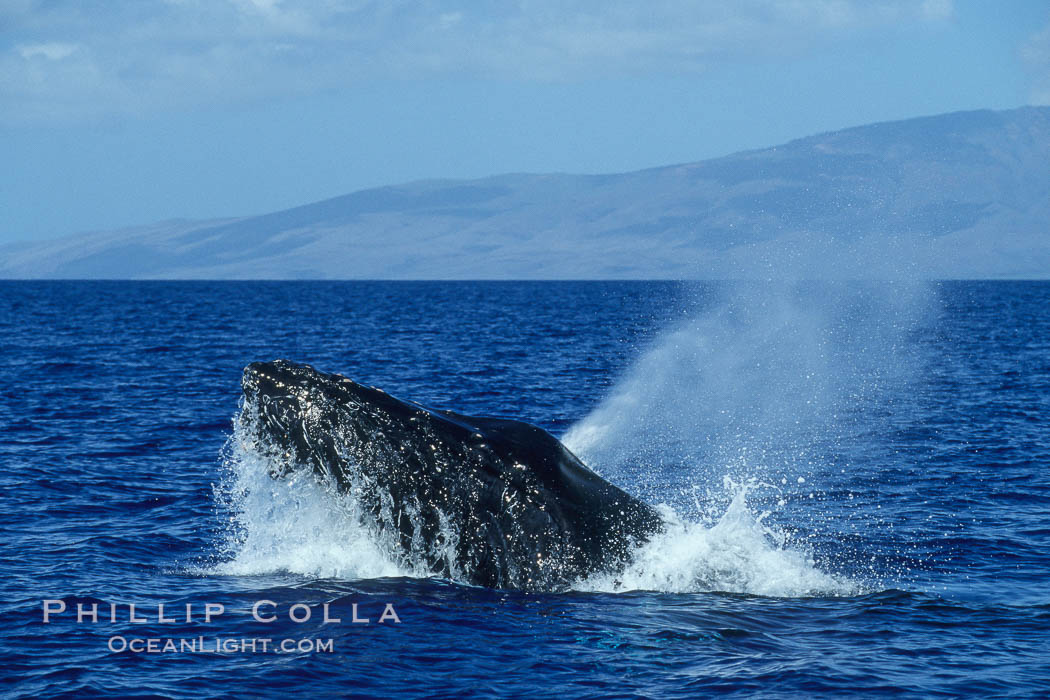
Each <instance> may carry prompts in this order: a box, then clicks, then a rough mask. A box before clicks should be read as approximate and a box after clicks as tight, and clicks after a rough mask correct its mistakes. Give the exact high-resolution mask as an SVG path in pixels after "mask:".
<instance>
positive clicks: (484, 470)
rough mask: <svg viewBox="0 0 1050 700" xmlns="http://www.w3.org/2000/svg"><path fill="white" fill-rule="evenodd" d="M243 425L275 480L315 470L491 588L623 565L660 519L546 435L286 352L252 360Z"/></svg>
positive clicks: (556, 584)
mask: <svg viewBox="0 0 1050 700" xmlns="http://www.w3.org/2000/svg"><path fill="white" fill-rule="evenodd" d="M241 386H242V389H243V392H244V399H243V401H242V408H241V414H240V419H239V420H240V424H241V426H242V428H246V429H247V432H246V435H247V436H248V439H249V440H250V441H251V446H252V448H253V449H255V450H257V451H259V452H260V453H261V454H263V455H264V456H265V457H266V459H267V462H268V464H269V465H270V474H271V476H273V477H274V478H277V479H280V478H284V477H286V476H287V475H289V474H290V473H292V472H296V473H298V472H301V471H304V470H309V471H310V472H312V473H313V475H314V476H315V477H316V478H317V479H318V480H320V481H321V482H322V483H323V484H325V485H326V486H328V487H330V488H331V489H333V490H334V491H335V492H336V493H339V494H343V495H346V496H348V497H350V498H352V499H354V500H355V501H356V503H357V504H359V507H358V508H356V509H355V510H356V511H357V512H359V513H360V517H361V518H362V520H363V524H364V525H365V526H367V527H369V528H371V529H372V531H373V532H374V533H375V535H376V536H377V537H379V538H380V539H381V540H382V541H385V542H387V543H389V544H390V545H391V546H390V547H389V549H391V550H392V551H394V552H395V553H396V555H395V556H398V557H401V558H402V559H403V561H404V562H407V563H412V562H423V563H424V565H425V566H426V567H427V571H429V572H430V573H432V574H433V575H436V576H440V577H444V578H450V579H453V580H457V581H463V582H466V583H470V584H475V585H480V586H486V587H490V588H515V589H523V590H533V591H549V590H559V589H563V588H565V587H567V586H569V585H570V584H571V583H572V582H573V581H576V580H578V579H580V578H581V577H586V576H588V575H591V574H595V573H602V572H607V573H616V572H617V571H620V570H622V569H623V567H624V566H625V565H626V564H627V563H628V561H629V559H630V556H631V551H632V550H633V549H634V548H635V547H636V546H637V545H638V544H641V543H643V542H645V541H646V540H648V539H649V538H650V537H651V536H652V535H653V534H655V533H656V532H658V531H659V530H660V529H661V528H662V521H661V519H660V516H659V515H658V514H657V512H656V511H655V510H654V509H653V508H652V507H651V506H649V505H647V504H645V503H643V502H641V501H639V500H638V499H636V498H634V497H633V496H631V495H629V494H627V493H626V492H624V491H622V490H620V489H619V488H617V487H616V486H614V485H612V484H610V483H609V482H607V481H605V480H604V479H602V478H601V477H600V476H598V475H597V474H595V473H594V472H593V471H591V470H590V469H588V468H587V467H586V466H584V464H583V463H582V462H581V461H580V460H579V459H578V458H577V457H576V456H575V455H573V454H572V453H571V452H570V451H569V450H568V449H567V448H566V447H565V446H564V445H562V444H561V443H560V442H559V441H558V440H557V439H556V438H555V437H553V436H552V435H551V434H550V433H548V432H546V431H545V430H543V429H541V428H539V427H536V426H534V425H530V424H528V423H524V422H521V421H517V420H510V419H506V418H487V417H476V416H467V415H462V414H459V413H454V412H452V411H447V410H435V409H431V408H427V407H425V406H423V405H421V404H418V403H415V402H412V401H402V400H400V399H396V398H394V397H393V396H390V395H389V394H387V393H385V392H384V391H382V390H380V389H376V388H374V387H367V386H363V385H361V384H358V383H356V382H354V381H352V380H350V379H348V378H346V377H343V376H342V375H337V374H325V373H322V372H319V371H317V370H315V369H314V368H313V367H310V366H309V365H305V364H298V363H293V362H289V361H285V360H277V361H274V362H256V363H252V364H250V365H249V366H248V367H246V368H245V370H244V373H243V376H242V379H241Z"/></svg>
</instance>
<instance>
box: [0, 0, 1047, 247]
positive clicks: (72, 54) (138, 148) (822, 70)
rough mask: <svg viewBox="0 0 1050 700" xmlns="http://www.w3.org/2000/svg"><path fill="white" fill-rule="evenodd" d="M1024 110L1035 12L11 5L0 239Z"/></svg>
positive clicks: (1039, 68)
mask: <svg viewBox="0 0 1050 700" xmlns="http://www.w3.org/2000/svg"><path fill="white" fill-rule="evenodd" d="M1023 104H1050V3H1048V2H1046V0H1013V1H1004V2H992V1H990V0H989V1H987V2H972V1H966V0H925V1H924V0H898V1H894V0H865V1H861V0H856V1H853V0H811V1H806V0H766V1H759V0H737V1H735V2H710V1H706V0H694V1H693V2H685V1H681V0H649V1H648V2H620V1H619V0H606V1H605V2H573V1H571V0H565V1H563V2H555V1H549V0H522V1H520V2H452V1H446V0H433V1H426V0H423V1H418V0H417V1H415V2H400V1H398V0H388V1H387V2H369V1H368V0H346V1H341V0H302V1H301V2H292V1H291V0H288V1H285V2H282V1H281V0H111V1H109V2H82V1H76V0H50V1H43V0H40V1H38V0H4V2H3V4H2V5H0V159H2V161H3V163H4V166H3V168H2V170H0V243H2V242H8V241H15V240H41V239H46V238H51V237H55V236H59V235H66V234H70V233H74V232H79V231H85V230H97V229H107V228H115V227H120V226H127V225H134V224H145V223H151V222H154V221H159V220H164V219H170V218H208V217H216V216H233V215H247V214H257V213H263V212H267V211H273V210H277V209H282V208H285V207H289V206H294V205H297V204H303V203H307V202H311V201H316V200H319V199H323V198H326V197H331V196H336V195H339V194H344V193H347V192H350V191H354V190H358V189H362V188H366V187H373V186H379V185H384V184H395V183H399V182H405V181H409V180H415V179H422V178H437V177H454V178H469V177H480V176H484V175H489V174H496V173H504V172H553V171H560V172H578V173H585V172H619V171H627V170H634V169H639V168H644V167H650V166H657V165H665V164H670V163H679V162H687V161H694V160H701V159H704V158H709V157H714V156H718V155H724V154H727V153H731V152H734V151H737V150H741V149H746V148H756V147H761V146H768V145H774V144H777V143H780V142H783V141H786V140H789V139H791V138H795V137H800V136H805V135H807V134H811V133H816V132H820V131H827V130H831V129H837V128H841V127H846V126H852V125H857V124H864V123H869V122H873V121H881V120H887V119H901V118H907V117H911V116H918V115H923V114H936V113H940V112H949V111H956V110H963V109H977V108H993V109H1006V108H1011V107H1017V106H1020V105H1023Z"/></svg>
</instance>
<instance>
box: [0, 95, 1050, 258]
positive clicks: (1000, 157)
mask: <svg viewBox="0 0 1050 700" xmlns="http://www.w3.org/2000/svg"><path fill="white" fill-rule="evenodd" d="M794 274H800V275H806V276H822V275H829V276H867V275H874V276H885V275H893V274H919V275H923V276H927V277H1050V108H1046V107H1043V108H1033V107H1028V108H1022V109H1017V110H1011V111H1008V112H990V111H981V112H964V113H956V114H947V115H941V116H935V117H924V118H918V119H910V120H906V121H901V122H891V123H882V124H873V125H869V126H863V127H857V128H852V129H845V130H842V131H837V132H832V133H828V134H821V135H818V136H812V137H809V138H804V139H800V140H797V141H792V142H790V143H788V144H785V145H783V146H778V147H775V148H769V149H764V150H759V151H752V152H747V153H739V154H735V155H731V156H727V157H724V158H718V159H713V160H708V161H702V162H699V163H692V164H687V165H677V166H669V167H664V168H655V169H650V170H643V171H639V172H633V173H625V174H618V175H597V176H595V175H502V176H497V177H490V178H485V179H481V180H473V181H437V182H417V183H411V184H407V185H401V186H397V187H384V188H379V189H374V190H367V191H363V192H357V193H354V194H349V195H346V196H343V197H337V198H335V199H330V200H326V201H323V202H318V203H315V204H309V205H306V206H302V207H297V208H294V209H289V210H285V211H280V212H275V213H272V214H267V215H264V216H256V217H246V218H240V219H228V220H222V221H214V222H171V223H166V224H159V225H156V226H152V227H143V228H136V229H127V230H122V231H116V232H106V233H94V234H85V235H79V236H72V237H68V238H65V239H61V240H58V241H50V242H47V243H41V244H35V245H34V244H16V245H12V246H6V247H3V248H0V276H2V277H67V278H68V277H72V278H99V277H113V278H124V277H134V278H231V279H244V278H395V279H396V278H475V279H476V278H566V277H568V278H623V277H634V278H703V277H740V276H749V277H750V276H753V277H764V276H770V275H773V276H777V275H794Z"/></svg>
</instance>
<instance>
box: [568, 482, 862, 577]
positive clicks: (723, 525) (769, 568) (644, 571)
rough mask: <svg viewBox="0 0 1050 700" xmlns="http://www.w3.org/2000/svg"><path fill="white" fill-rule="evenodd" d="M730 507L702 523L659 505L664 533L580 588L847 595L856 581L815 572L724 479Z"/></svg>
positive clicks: (743, 488) (740, 489) (742, 491)
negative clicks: (618, 568) (621, 568)
mask: <svg viewBox="0 0 1050 700" xmlns="http://www.w3.org/2000/svg"><path fill="white" fill-rule="evenodd" d="M726 488H727V489H729V490H730V491H731V492H732V493H733V497H732V500H731V501H730V503H729V507H728V508H727V509H726V511H725V512H724V513H723V514H722V516H721V517H720V518H718V520H717V522H716V523H715V524H714V525H713V526H711V527H707V526H705V525H704V524H701V523H698V522H690V521H687V520H683V519H682V518H681V517H680V516H679V515H678V514H677V513H675V512H674V511H673V510H671V509H670V508H668V507H666V506H664V507H662V508H661V514H662V515H663V516H664V519H665V521H666V528H665V530H664V531H663V532H661V533H660V534H658V535H656V536H655V537H653V538H652V539H651V540H650V541H649V542H647V543H645V544H644V545H642V546H641V547H639V548H638V549H637V550H636V551H635V552H634V554H633V558H632V561H631V563H630V564H629V565H628V566H627V568H626V570H624V571H623V572H619V573H616V574H599V575H596V576H592V577H590V578H588V579H585V580H583V581H580V582H578V583H577V584H576V585H575V586H574V588H576V589H577V590H582V591H605V592H624V591H632V590H646V591H663V592H670V593H695V592H702V591H721V592H728V593H744V594H750V595H761V596H776V597H803V596H835V595H850V594H853V593H856V592H858V591H859V590H860V589H861V587H860V586H859V585H858V584H857V583H855V582H853V581H850V580H848V579H846V578H843V577H838V576H832V575H829V574H826V573H824V572H822V571H820V570H819V569H818V568H817V567H816V565H815V563H814V561H813V560H812V558H810V557H809V556H808V555H807V554H806V553H805V552H804V551H803V550H801V549H798V548H792V547H790V546H786V545H785V543H784V541H783V540H784V538H783V536H782V535H780V534H779V533H777V532H775V531H774V530H772V529H770V528H768V527H767V526H765V525H764V524H763V523H762V520H763V519H764V516H765V515H766V514H759V515H757V516H756V515H755V514H754V513H753V512H752V511H751V510H750V508H749V507H748V503H747V493H748V490H749V489H748V486H747V485H740V484H736V483H734V482H732V481H731V480H729V479H726Z"/></svg>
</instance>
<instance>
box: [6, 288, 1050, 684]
mask: <svg viewBox="0 0 1050 700" xmlns="http://www.w3.org/2000/svg"><path fill="white" fill-rule="evenodd" d="M0 309H3V312H2V313H0V397H2V398H0V465H2V469H0V487H2V493H3V507H2V509H0V523H2V527H3V532H4V535H5V536H4V538H3V544H2V545H0V546H2V548H3V558H2V562H0V591H2V597H0V600H2V603H0V605H2V607H0V610H2V614H3V622H4V624H3V627H2V632H0V658H2V659H3V664H2V667H3V669H4V671H5V673H4V677H3V681H2V683H3V687H2V692H3V693H4V695H6V696H10V697H51V696H62V695H69V696H77V697H82V696H92V695H95V696H107V697H165V696H168V697H187V696H189V697H229V696H259V697H275V696H284V695H286V694H287V693H289V692H300V693H302V692H306V693H309V694H310V695H312V696H329V695H335V696H358V697H369V696H372V697H389V696H394V695H406V696H417V697H461V696H463V697H466V696H471V697H514V696H529V697H536V696H541V697H542V696H552V695H558V696H563V697H661V698H663V697H672V698H677V697H681V698H692V697H698V696H705V695H710V694H715V693H718V694H728V695H732V694H737V695H743V696H753V695H760V696H763V697H779V696H783V697H810V696H821V695H854V696H856V695H860V696H876V695H894V696H904V697H929V696H937V695H943V696H978V697H993V696H1003V697H1025V696H1027V697H1045V696H1047V695H1048V694H1050V584H1048V580H1050V420H1048V417H1050V284H1046V283H1023V282H1017V283H1012V282H1011V283H1008V282H955V283H941V284H931V285H926V284H918V283H896V284H879V285H875V284H871V285H862V284H834V285H833V284H769V285H740V284H736V285H733V284H673V283H647V282H625V283H619V282H618V283H598V282H594V283H570V282H566V283H511V282H507V283H497V282H491V283H490V282H484V283H447V282H418V283H387V282H347V283H322V282H273V283H255V282H251V283H249V282H244V283H238V282H226V283H206V282H201V283H189V282H180V283H174V282H170V283H169V282H155V283H134V282H0ZM278 357H284V358H289V359H294V360H298V361H302V362H308V363H310V364H313V365H314V366H316V367H318V368H319V369H323V370H326V371H332V372H341V373H343V374H346V375H348V376H350V377H353V378H355V379H357V380H359V381H362V382H364V383H367V384H373V385H376V386H380V387H382V388H384V389H386V390H387V391H389V392H390V393H392V394H394V395H396V396H400V397H403V398H409V399H414V400H417V401H420V402H422V403H425V404H428V405H431V406H434V407H437V408H452V409H455V410H458V411H460V412H464V413H472V414H488V415H506V416H511V417H516V418H521V419H525V420H528V421H531V422H534V423H536V424H538V425H541V426H543V427H545V428H546V429H548V430H550V431H551V432H552V433H554V434H555V435H558V436H560V437H562V438H563V439H564V440H565V442H566V444H568V445H569V446H570V447H571V448H572V449H573V450H574V451H576V452H577V453H578V454H580V456H581V457H582V458H583V459H584V460H585V461H586V462H587V463H588V464H589V465H590V466H592V467H593V468H594V469H596V470H597V471H599V473H601V474H602V475H603V476H604V477H606V478H607V479H609V480H611V481H613V482H614V483H616V484H618V485H619V486H621V487H623V488H624V489H626V490H628V491H629V492H631V493H633V494H635V495H637V496H639V497H641V498H643V499H645V500H647V501H648V502H650V503H653V504H661V507H662V508H663V509H664V511H665V513H666V514H667V517H668V519H669V520H670V522H671V523H672V526H671V527H669V530H668V534H667V535H666V536H663V537H661V538H657V540H655V541H653V542H651V543H649V544H648V545H646V546H644V547H642V548H641V549H640V550H639V551H638V552H636V553H635V557H634V561H633V563H632V564H631V565H630V566H629V567H628V569H627V570H626V571H624V572H621V573H620V574H619V575H618V576H615V577H605V578H602V577H598V578H595V579H591V580H586V581H580V582H578V585H576V586H574V587H573V590H572V591H569V592H562V593H549V594H525V593H521V592H516V591H494V590H485V589H479V588H474V587H470V586H466V585H461V584H458V583H456V582H454V581H442V580H436V579H431V578H426V577H423V576H420V575H419V573H418V572H414V571H405V570H403V569H402V568H399V567H398V566H397V565H396V564H394V563H393V562H392V561H391V560H390V558H389V557H388V556H386V554H385V553H384V552H383V551H382V550H381V548H380V547H378V546H377V545H376V543H374V542H369V541H368V538H367V536H366V533H364V532H363V531H362V530H361V528H359V527H357V525H356V523H355V522H353V521H352V519H351V518H349V517H348V516H347V514H346V513H345V512H343V511H341V510H340V508H339V506H338V504H337V503H334V502H332V501H331V500H330V499H328V498H327V497H326V494H325V493H324V492H323V491H322V490H320V489H319V488H317V487H316V486H315V485H314V484H312V483H309V482H302V483H297V484H286V483H279V482H275V481H273V480H272V479H270V478H269V476H268V475H267V473H266V465H265V464H260V463H259V461H258V460H257V459H253V458H252V456H251V455H249V454H245V453H244V451H243V450H242V449H241V447H240V446H239V442H238V440H237V437H238V436H237V434H236V432H235V430H234V426H233V423H232V418H233V416H234V415H235V414H236V412H237V409H238V400H239V397H240V389H239V378H240V373H241V370H242V369H243V367H244V366H245V365H246V364H247V363H249V362H251V361H254V360H270V359H274V358H278ZM45 601H51V602H50V603H48V605H50V606H51V609H53V610H56V611H57V610H58V609H59V608H60V607H64V608H65V610H64V611H62V612H55V613H53V614H52V615H51V616H50V621H49V622H48V623H46V624H45V623H44V621H43V612H44V607H45ZM258 601H271V602H272V603H273V605H270V604H269V603H267V604H266V606H265V607H264V608H263V610H264V611H266V612H270V611H273V612H275V613H276V620H275V621H273V622H259V621H256V620H255V619H254V618H253V617H252V614H251V610H252V607H253V606H254V605H255V604H256V603H257V602H258ZM78 604H79V605H81V606H85V607H86V609H87V610H90V609H91V605H92V604H98V611H99V616H98V618H99V621H98V622H91V621H90V618H88V619H84V620H82V621H80V622H78V621H77V616H76V609H77V605H78ZM128 604H135V605H136V610H137V612H136V613H135V616H136V617H135V619H136V620H137V619H139V616H141V617H142V618H144V619H145V621H144V622H137V621H132V620H131V619H130V617H131V616H130V611H129V610H128ZM208 604H212V605H222V606H224V612H223V613H222V614H221V615H216V616H215V617H214V619H212V620H211V621H208V622H206V621H205V620H204V615H205V606H206V605H208ZM325 604H328V606H329V613H330V616H331V617H339V618H341V622H338V623H336V622H328V623H325V622H323V615H324V612H323V611H324V607H323V606H324V605H325ZM355 604H356V605H357V613H356V615H357V617H359V618H368V619H369V622H368V623H367V624H364V623H354V622H352V621H351V619H352V617H353V616H354V614H355V613H354V608H353V606H354V605H355ZM111 605H113V606H115V607H114V609H115V611H116V614H115V617H116V621H110V606H111ZM158 605H163V606H164V608H165V610H166V612H165V617H170V618H174V621H173V622H160V621H158V608H157V606H158ZM187 605H189V606H190V610H191V619H190V620H189V621H187V620H186V619H185V617H186V613H185V609H186V606H187ZM296 605H298V606H299V607H298V608H294V609H293V606H296ZM387 605H389V606H390V608H391V609H392V610H393V611H395V614H396V616H397V620H398V621H394V620H393V619H390V618H388V619H386V620H385V621H383V622H382V623H380V622H379V618H380V617H381V616H383V614H384V612H385V611H386V609H387V607H386V606H387ZM306 611H308V612H309V613H310V615H311V616H310V619H309V620H308V621H304V622H295V621H293V620H291V619H290V617H289V614H290V613H294V614H296V615H297V616H299V617H302V616H303V615H305V612H306ZM150 639H154V640H159V641H156V642H154V644H156V645H157V651H156V653H150V652H149V651H148V649H147V648H146V647H145V645H146V644H148V643H149V642H148V641H147V640H150ZM261 639H271V640H273V641H272V642H271V644H272V645H273V647H271V648H269V649H267V650H266V651H263V650H262V649H261V648H260V646H259V645H260V644H261V642H260V641H258V640H261ZM136 640H137V641H136ZM167 640H173V643H174V645H176V646H177V647H178V646H179V645H181V644H183V643H189V641H194V640H195V641H196V643H197V645H198V646H197V647H196V649H195V650H187V649H186V648H180V649H179V650H176V651H170V650H169V651H165V650H164V649H163V645H164V644H165V642H166V641H167ZM231 640H232V641H231ZM246 640H256V642H255V645H256V646H255V648H254V649H252V648H250V647H248V648H245V642H246ZM283 640H290V641H291V643H292V647H291V651H287V652H286V651H283V650H281V649H277V648H276V647H277V645H279V644H280V643H281V642H282V641H283ZM136 644H141V645H143V647H142V649H143V650H141V651H140V650H136V648H134V647H135V646H136ZM230 644H233V645H234V647H235V648H234V647H231V646H229V645H230ZM329 644H330V645H331V646H330V648H329V647H328V645H329ZM216 645H218V647H219V649H218V651H216ZM223 645H226V646H223ZM300 645H302V646H300ZM318 647H320V648H318Z"/></svg>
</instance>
